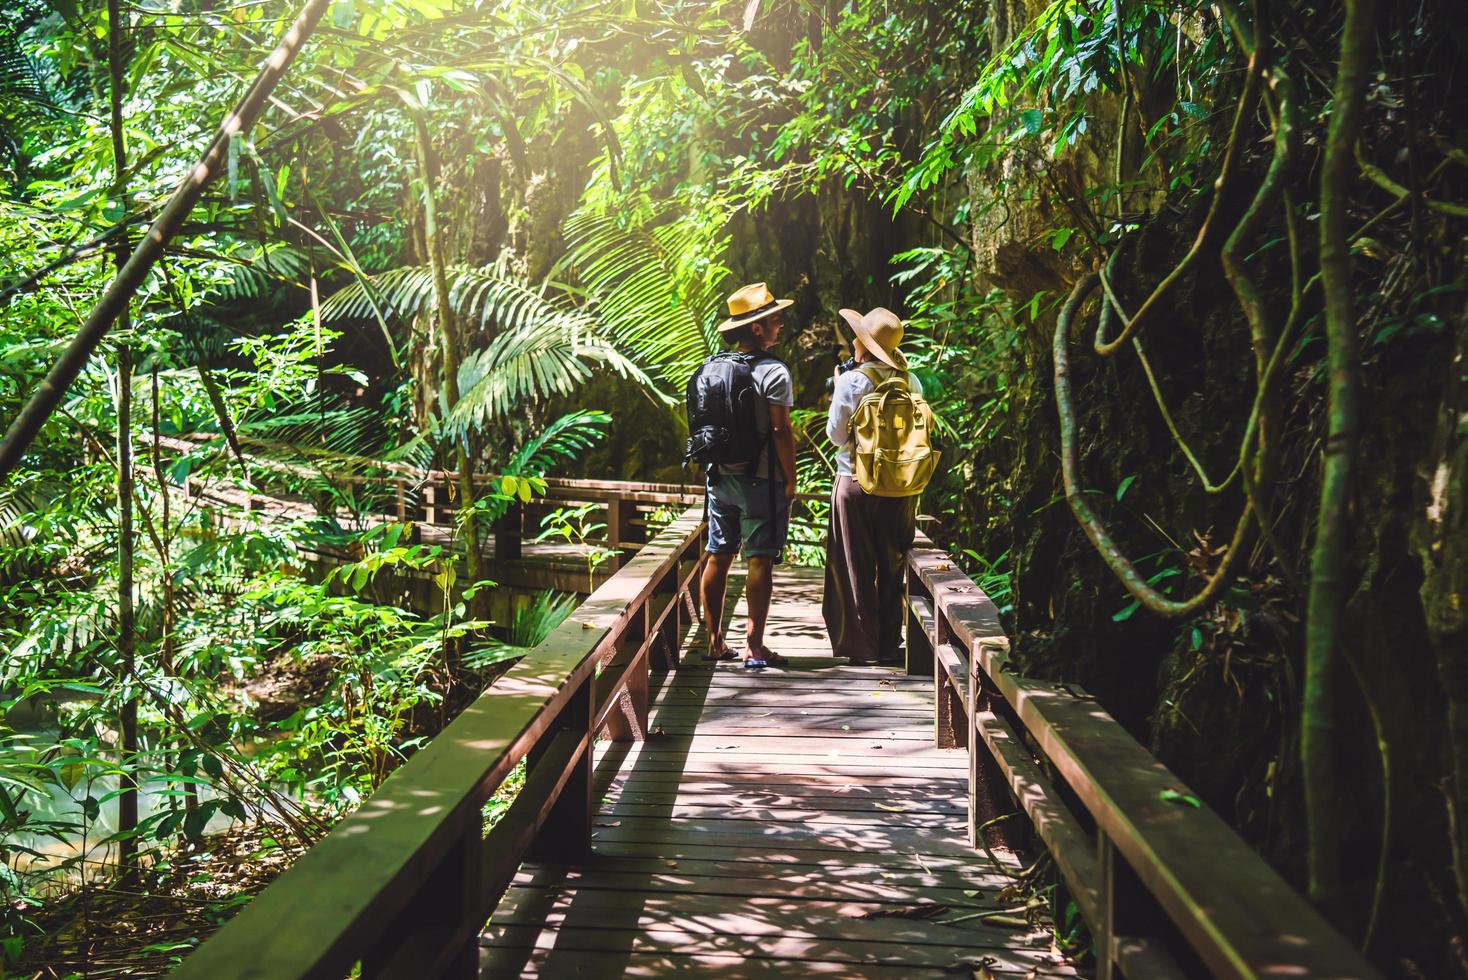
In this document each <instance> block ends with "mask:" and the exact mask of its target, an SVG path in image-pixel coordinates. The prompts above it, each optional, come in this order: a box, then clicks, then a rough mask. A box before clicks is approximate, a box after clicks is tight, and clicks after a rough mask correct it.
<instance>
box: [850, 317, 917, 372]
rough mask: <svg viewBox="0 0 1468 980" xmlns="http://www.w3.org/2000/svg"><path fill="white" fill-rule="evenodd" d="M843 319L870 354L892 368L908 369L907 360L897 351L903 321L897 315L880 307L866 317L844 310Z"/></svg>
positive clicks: (900, 341) (900, 339) (900, 340)
mask: <svg viewBox="0 0 1468 980" xmlns="http://www.w3.org/2000/svg"><path fill="white" fill-rule="evenodd" d="M841 318H842V319H843V320H845V321H846V322H847V323H849V324H850V325H851V329H852V330H854V331H856V337H857V339H858V340H860V341H861V345H862V346H863V347H865V348H866V351H867V353H868V354H871V355H872V356H873V357H875V358H876V359H877V360H879V361H881V362H882V363H883V364H885V365H887V366H888V367H890V368H897V369H898V370H903V369H905V368H906V367H907V358H905V357H903V356H902V351H900V350H898V349H897V345H899V344H901V343H902V321H901V320H899V319H897V314H896V313H893V312H892V311H891V310H889V309H886V308H884V307H881V306H878V307H876V308H875V309H873V310H872V311H871V312H870V313H868V314H866V315H865V316H863V315H862V314H860V313H858V312H856V311H855V310H842V311H841Z"/></svg>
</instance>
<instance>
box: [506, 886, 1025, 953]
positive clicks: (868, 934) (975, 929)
mask: <svg viewBox="0 0 1468 980" xmlns="http://www.w3.org/2000/svg"><path fill="white" fill-rule="evenodd" d="M902 904H904V903H893V902H848V901H829V900H824V899H814V898H811V899H800V900H798V901H796V900H792V899H790V898H789V897H787V896H783V895H755V896H729V895H703V896H700V900H699V901H698V902H697V903H693V902H689V901H687V900H686V898H685V896H683V895H679V894H676V893H675V894H669V893H667V892H659V891H652V890H647V889H633V890H629V891H623V892H615V891H607V890H604V889H586V890H581V889H570V890H564V889H555V888H527V887H521V886H518V885H517V886H515V887H512V888H511V889H510V890H509V892H507V893H506V894H505V899H504V901H503V902H501V903H500V906H499V908H497V909H496V910H495V912H494V915H493V916H492V917H491V918H490V920H489V921H490V926H491V929H493V927H495V926H502V927H514V926H537V925H544V926H548V927H551V928H556V927H572V928H579V929H586V930H593V929H595V930H605V929H634V928H647V927H649V926H651V927H653V928H657V927H659V926H673V927H675V928H678V927H681V928H686V929H690V930H693V929H697V930H699V931H707V932H710V933H714V934H718V935H735V936H740V937H750V938H752V937H757V936H758V937H779V938H782V939H790V938H802V939H816V940H820V939H840V940H845V941H848V942H857V943H862V942H870V943H900V944H903V945H904V946H907V947H929V948H931V949H932V950H933V952H937V953H939V954H940V956H941V958H942V962H944V963H948V962H952V957H951V956H950V955H948V951H949V950H953V949H963V948H968V949H994V948H996V947H997V948H1002V947H1003V946H1004V945H1006V943H1007V941H1008V940H1009V939H1010V937H1011V935H1012V932H1013V930H1011V929H1010V928H1008V927H997V928H996V927H994V926H989V925H985V924H984V922H983V920H982V919H973V918H970V919H968V920H966V921H964V922H961V923H957V924H954V925H950V926H946V927H945V928H935V926H943V918H944V917H947V918H959V917H960V916H961V915H964V914H966V913H958V914H954V913H951V912H945V913H940V914H939V917H937V918H935V919H933V920H923V919H911V918H903V917H895V916H871V913H872V912H874V911H877V910H880V909H882V908H884V907H885V908H886V909H888V910H891V911H896V910H898V909H899V908H900V907H901V906H902ZM914 904H916V905H926V906H937V905H939V904H940V903H937V902H933V901H920V902H917V903H911V902H908V903H905V905H906V907H908V908H911V907H912V906H913V905H914ZM864 916H870V917H868V918H864ZM1046 945H1047V947H1048V945H1049V943H1048V941H1047V943H1046ZM907 952H908V953H909V954H912V953H913V952H915V950H913V949H911V948H909V949H908V950H907ZM899 955H900V954H899ZM927 959H928V957H927V956H926V955H923V954H919V955H914V956H913V958H912V959H911V960H903V962H922V961H924V960H927Z"/></svg>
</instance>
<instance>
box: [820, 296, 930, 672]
mask: <svg viewBox="0 0 1468 980" xmlns="http://www.w3.org/2000/svg"><path fill="white" fill-rule="evenodd" d="M841 316H842V318H843V319H845V320H846V322H847V323H848V324H849V325H850V326H851V329H852V331H853V332H854V333H855V334H856V339H855V340H854V341H853V344H852V348H853V350H854V352H855V355H856V364H857V367H856V370H853V371H847V372H845V373H844V374H843V373H842V371H841V368H840V367H837V369H836V374H835V385H834V389H833V391H832V394H831V410H830V414H829V415H828V416H827V419H826V436H827V437H828V438H829V439H830V440H831V442H833V443H835V444H836V446H838V447H839V448H840V451H839V452H838V453H837V454H836V480H835V482H834V483H833V484H832V487H831V524H830V527H829V529H828V532H827V538H826V593H825V597H824V600H823V602H822V608H821V612H822V613H823V615H824V617H825V620H826V630H827V632H828V633H830V636H831V650H832V652H833V653H834V654H835V655H836V656H838V657H847V658H848V659H849V660H850V661H851V662H852V663H857V664H875V663H898V662H900V660H901V654H900V650H899V647H900V646H901V643H902V620H903V610H904V594H903V590H904V578H903V555H904V553H905V552H906V551H907V549H908V548H910V547H912V539H913V535H914V533H915V527H914V525H915V522H916V515H917V501H918V498H917V497H916V496H907V497H884V496H874V495H871V494H867V493H865V492H863V491H862V488H861V486H860V485H859V484H858V483H857V481H856V477H855V470H854V468H853V466H852V460H851V445H850V444H851V439H852V435H851V417H852V414H853V413H854V412H855V411H856V409H857V406H858V405H859V404H860V403H861V400H862V398H863V397H864V396H865V395H867V394H868V393H870V392H872V391H873V390H875V388H876V386H877V385H878V384H881V383H882V382H884V381H886V380H888V379H889V378H892V377H894V376H905V377H906V379H907V384H908V387H909V389H910V390H911V392H912V393H913V394H914V395H916V396H918V397H919V398H920V397H922V392H923V389H922V385H921V384H919V383H918V379H917V378H916V377H915V376H914V375H912V374H911V373H910V372H908V370H907V359H906V357H904V356H903V354H902V351H901V350H900V349H899V347H898V345H899V344H901V343H902V321H901V320H899V319H898V318H897V315H896V314H894V313H892V312H891V311H890V310H886V309H883V308H882V307H880V306H879V307H877V308H876V309H874V310H872V311H871V312H870V313H868V314H866V315H865V316H862V315H861V314H859V313H857V312H856V311H855V310H842V311H841Z"/></svg>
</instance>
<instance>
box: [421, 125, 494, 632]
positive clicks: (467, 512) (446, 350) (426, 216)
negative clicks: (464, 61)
mask: <svg viewBox="0 0 1468 980" xmlns="http://www.w3.org/2000/svg"><path fill="white" fill-rule="evenodd" d="M413 127H414V130H415V132H416V133H417V137H418V171H419V177H420V179H421V180H422V182H423V240H424V245H425V246H426V248H425V250H426V252H427V253H428V264H429V267H430V268H431V269H432V270H433V304H434V307H435V309H436V310H437V313H438V324H439V332H440V334H441V335H442V339H443V373H442V376H441V378H440V384H441V385H442V388H443V404H444V410H445V411H449V410H451V409H452V408H453V407H454V406H455V405H456V404H458V402H459V358H460V355H461V353H462V351H461V346H462V342H461V339H460V337H459V324H458V320H457V318H456V317H455V316H454V310H453V307H452V306H450V304H449V284H448V269H447V265H446V263H445V260H444V255H443V240H442V238H441V237H440V234H439V228H438V215H437V211H436V206H435V203H434V201H435V199H434V194H435V185H436V184H437V182H438V157H437V155H436V154H435V153H434V150H433V141H432V139H431V138H430V137H429V133H428V121H427V119H426V118H425V116H424V114H423V112H421V111H414V113H413ZM454 455H455V464H456V469H457V470H458V491H459V506H458V510H457V512H458V513H459V514H460V515H462V516H461V517H460V521H459V527H460V530H461V531H462V533H463V539H464V558H465V564H466V566H467V569H468V572H469V582H470V585H471V586H472V585H473V584H474V583H476V582H479V581H482V580H483V578H484V562H483V557H482V556H481V555H480V552H479V526H478V521H477V520H476V519H475V515H474V512H473V506H474V471H473V455H472V453H470V451H469V437H468V435H467V434H466V435H464V436H462V437H460V438H457V439H455V440H454ZM483 606H484V596H483V594H482V593H479V592H476V593H475V595H474V598H473V599H471V600H470V603H469V608H470V615H471V616H477V615H478V614H479V611H480V610H481V609H482V608H483Z"/></svg>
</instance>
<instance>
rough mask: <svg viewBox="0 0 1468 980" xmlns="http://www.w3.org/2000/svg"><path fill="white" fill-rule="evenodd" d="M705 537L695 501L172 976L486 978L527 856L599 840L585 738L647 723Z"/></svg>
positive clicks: (630, 734) (627, 731) (577, 849)
mask: <svg viewBox="0 0 1468 980" xmlns="http://www.w3.org/2000/svg"><path fill="white" fill-rule="evenodd" d="M703 535H704V525H703V522H702V510H701V509H700V508H690V509H689V510H687V511H686V512H685V513H684V514H683V515H682V516H681V517H680V518H679V519H677V520H676V521H674V522H673V524H672V525H670V526H669V527H667V528H665V529H664V530H663V531H662V532H661V533H660V534H658V535H657V537H656V538H654V539H653V541H651V542H650V543H649V544H647V545H646V546H645V547H643V548H642V550H641V551H639V552H638V554H637V555H636V556H635V557H633V558H632V559H631V560H630V561H628V562H627V564H626V565H624V566H623V567H622V568H621V570H620V571H618V572H617V573H616V574H615V575H613V576H612V577H611V578H610V579H608V580H607V581H606V582H605V583H604V584H603V585H602V586H601V587H600V588H598V589H597V590H596V591H595V592H594V593H592V595H591V596H590V597H589V598H587V600H586V601H585V602H583V603H582V604H581V605H580V606H578V607H577V608H576V610H575V612H573V613H572V614H571V616H570V617H569V618H568V619H567V620H566V621H565V622H564V623H562V624H561V626H560V627H558V628H557V629H556V630H555V631H554V632H552V633H551V635H550V636H549V637H547V638H546V640H545V641H544V642H543V643H541V644H540V645H539V646H537V647H535V649H534V650H532V651H531V652H530V653H529V654H527V655H526V656H525V657H524V658H522V659H521V660H520V661H519V662H517V663H516V664H515V665H514V666H512V667H511V668H510V669H509V670H508V671H507V672H506V673H505V674H504V675H503V676H502V677H501V678H500V679H499V680H498V681H496V682H495V684H494V685H493V686H491V687H490V688H488V689H487V690H485V691H484V692H483V693H482V694H481V695H480V696H479V698H478V699H477V700H475V701H474V702H473V703H472V704H471V705H470V706H469V707H467V708H465V709H464V711H463V712H462V713H461V714H460V715H459V716H458V717H457V718H455V719H454V720H453V721H452V722H451V723H450V724H449V725H448V726H447V727H446V728H445V729H444V730H443V731H442V732H441V733H440V734H439V735H438V736H437V737H436V738H434V739H433V740H432V741H431V742H430V743H429V744H428V745H427V746H426V747H425V748H424V749H422V751H420V752H419V753H418V754H417V755H415V756H413V758H412V759H410V760H408V762H407V763H406V764H405V765H403V767H402V768H401V769H399V770H398V771H397V772H395V773H394V774H393V775H392V776H391V777H390V778H389V779H388V780H387V782H386V783H384V784H383V786H382V788H381V789H379V790H378V791H377V792H376V793H375V794H373V796H372V797H371V798H370V799H368V800H367V801H365V802H364V803H363V804H362V806H361V807H360V808H358V809H357V810H356V811H355V812H354V813H352V814H351V815H349V816H347V817H346V818H344V819H343V820H342V821H341V823H340V824H338V825H337V826H336V828H335V829H333V830H332V831H331V832H330V833H329V834H327V836H326V837H324V838H323V839H322V840H321V841H320V842H318V843H317V844H316V845H315V846H314V847H312V848H311V850H309V851H308V852H307V853H306V854H304V855H303V856H302V857H301V858H300V859H299V860H297V861H296V862H295V864H294V865H292V866H291V867H290V868H289V869H288V870H287V871H286V872H285V873H284V874H282V875H281V876H280V878H279V879H278V880H277V881H275V882H274V883H273V884H271V885H270V887H268V888H267V889H265V891H263V892H262V893H261V894H260V895H258V896H257V897H256V898H255V899H254V900H253V901H252V902H251V903H250V904H249V906H248V907H246V908H245V910H244V911H242V912H241V913H240V914H239V915H238V916H237V917H235V918H234V919H233V920H231V921H230V922H229V923H228V924H226V925H225V926H224V927H223V928H222V929H220V930H219V932H217V933H216V934H215V935H214V936H213V937H212V938H210V939H209V940H208V941H207V942H205V943H204V944H203V945H202V946H200V947H199V949H198V950H196V951H195V952H194V953H193V954H192V955H190V956H189V957H188V958H187V959H185V960H184V962H183V964H182V965H181V966H180V967H179V969H178V970H177V971H176V972H175V974H174V975H175V976H178V977H184V978H189V977H200V978H203V977H208V978H211V980H220V978H240V980H243V978H257V977H258V978H267V977H268V978H271V980H284V978H291V977H339V976H343V975H345V974H346V973H348V972H349V971H350V970H351V969H352V967H353V966H354V964H356V963H358V962H360V963H361V964H362V976H364V977H378V976H440V975H449V976H456V977H473V976H476V975H477V972H478V934H479V931H480V929H481V928H482V927H483V925H484V923H485V921H486V920H487V919H488V918H489V915H490V912H491V911H492V910H493V908H494V905H495V904H496V902H497V901H498V900H499V897H500V895H501V894H502V893H503V891H504V889H505V888H506V887H507V886H508V884H509V882H510V880H511V879H512V877H513V875H514V871H515V868H516V867H518V866H519V864H520V863H521V861H522V860H523V859H524V858H525V857H526V855H527V854H529V853H533V852H536V851H539V850H544V851H553V852H554V853H557V854H559V855H562V856H564V855H568V854H569V855H575V854H579V853H585V852H586V851H587V850H588V849H589V846H590V837H591V811H592V798H591V766H592V757H591V742H592V738H593V736H594V735H595V734H596V732H597V731H598V729H599V728H600V727H602V726H603V725H604V726H605V727H606V729H607V730H608V732H609V733H610V734H611V736H612V737H613V738H614V739H618V740H632V739H639V738H641V737H642V736H643V734H644V733H645V731H646V727H647V692H648V678H647V673H648V670H649V669H662V670H666V669H669V668H671V667H673V666H676V664H677V659H678V650H679V643H678V640H679V638H680V637H681V635H682V633H683V631H684V628H685V627H686V626H687V625H688V624H689V622H690V617H689V613H690V612H691V611H693V610H695V609H696V604H695V603H696V597H695V596H694V595H693V592H692V591H690V583H691V582H692V581H693V580H694V577H695V576H696V574H697V572H698V569H699V567H700V566H701V564H702V562H703V550H702V544H703ZM598 675H600V677H599V676H598ZM522 759H524V760H525V761H526V766H527V775H526V782H525V786H524V788H522V789H521V791H520V792H519V794H518V795H517V796H516V799H515V801H514V803H513V804H512V805H511V807H510V810H509V812H508V813H507V814H506V815H505V816H504V817H503V818H502V819H501V820H500V821H499V822H498V823H497V824H496V825H495V826H494V827H493V829H491V830H490V832H489V833H488V834H487V835H485V834H484V831H483V827H484V824H483V818H482V816H481V808H482V807H483V805H484V803H485V801H486V800H487V799H488V798H489V797H490V795H491V794H493V793H494V791H495V789H496V788H498V787H499V785H500V783H501V782H502V781H503V780H504V778H505V777H506V776H507V775H508V774H509V773H510V771H511V770H512V769H513V768H514V767H515V766H516V764H518V763H519V762H520V760H522Z"/></svg>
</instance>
